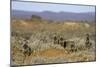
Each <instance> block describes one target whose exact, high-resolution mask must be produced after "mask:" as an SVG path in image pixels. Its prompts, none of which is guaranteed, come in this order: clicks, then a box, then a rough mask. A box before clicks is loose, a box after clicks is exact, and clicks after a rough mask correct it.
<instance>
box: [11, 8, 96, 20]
mask: <svg viewBox="0 0 100 67" xmlns="http://www.w3.org/2000/svg"><path fill="white" fill-rule="evenodd" d="M11 14H12V16H14V17H16V18H19V19H20V18H21V19H22V18H23V19H26V18H27V19H30V18H31V16H32V15H37V16H40V17H42V18H43V19H47V20H57V21H64V20H73V21H74V20H75V21H95V12H87V13H73V12H51V11H43V12H29V11H19V10H12V12H11Z"/></svg>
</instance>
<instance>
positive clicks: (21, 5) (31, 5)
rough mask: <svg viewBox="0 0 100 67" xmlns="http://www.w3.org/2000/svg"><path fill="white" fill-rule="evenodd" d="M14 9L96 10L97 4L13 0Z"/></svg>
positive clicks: (39, 10) (78, 11)
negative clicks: (84, 4)
mask: <svg viewBox="0 0 100 67" xmlns="http://www.w3.org/2000/svg"><path fill="white" fill-rule="evenodd" d="M12 9H13V10H23V11H38V12H41V11H53V12H77V13H80V12H95V6H83V5H67V4H66V5H65V4H50V3H36V2H18V1H12Z"/></svg>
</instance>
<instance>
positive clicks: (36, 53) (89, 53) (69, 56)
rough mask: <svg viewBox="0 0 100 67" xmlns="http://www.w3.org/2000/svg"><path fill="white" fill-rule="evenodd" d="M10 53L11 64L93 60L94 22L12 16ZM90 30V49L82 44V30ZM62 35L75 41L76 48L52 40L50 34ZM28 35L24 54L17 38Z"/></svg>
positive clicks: (20, 40) (84, 31) (83, 32)
mask: <svg viewBox="0 0 100 67" xmlns="http://www.w3.org/2000/svg"><path fill="white" fill-rule="evenodd" d="M12 21H13V22H12V23H11V26H12V32H13V33H17V35H12V36H11V47H12V48H11V55H12V59H11V60H12V64H13V65H23V64H24V65H27V64H45V63H64V62H77V61H94V60H95V36H93V35H95V24H94V23H81V22H80V23H79V22H67V21H66V22H63V23H57V22H53V21H52V23H50V22H49V21H46V20H43V21H41V22H40V21H37V22H36V21H34V22H33V21H29V20H28V21H26V20H16V19H14V20H13V19H12ZM86 33H90V34H91V37H90V42H91V43H92V46H91V48H90V49H87V48H86V47H85V34H86ZM55 35H57V36H62V37H64V39H65V40H72V41H74V42H75V46H76V47H75V49H77V51H76V52H71V51H70V50H71V48H69V47H66V48H65V49H64V48H63V47H62V46H61V45H58V44H54V43H53V36H55ZM26 36H27V37H29V42H28V44H27V45H28V46H29V47H30V48H31V49H32V51H33V52H32V54H31V55H30V56H24V54H23V48H22V45H21V42H23V38H24V37H26Z"/></svg>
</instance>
